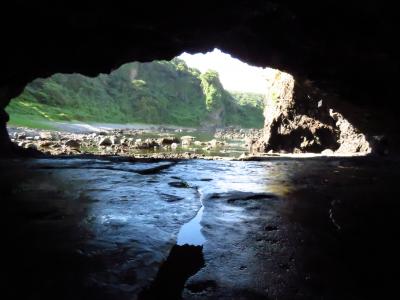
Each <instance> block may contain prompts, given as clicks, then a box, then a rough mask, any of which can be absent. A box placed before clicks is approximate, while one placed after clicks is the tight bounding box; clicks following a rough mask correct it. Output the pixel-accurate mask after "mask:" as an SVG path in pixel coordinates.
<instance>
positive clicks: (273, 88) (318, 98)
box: [251, 71, 371, 154]
mask: <svg viewBox="0 0 400 300" xmlns="http://www.w3.org/2000/svg"><path fill="white" fill-rule="evenodd" d="M275 74H276V75H275V78H274V80H272V82H271V85H270V86H269V88H268V93H267V94H266V99H265V110H264V117H265V125H264V135H263V138H261V139H259V140H256V141H253V143H252V144H251V151H252V152H256V153H257V152H269V151H273V152H289V153H301V152H312V153H320V152H323V151H325V152H324V153H326V154H332V153H333V152H335V153H338V154H355V153H360V154H368V153H370V152H371V147H370V143H369V142H368V140H367V138H366V136H365V134H363V133H362V132H360V131H359V130H358V129H357V128H355V127H354V126H353V125H352V124H351V123H350V122H349V121H348V120H347V119H346V118H345V117H344V116H343V114H341V113H340V112H338V111H337V109H336V108H335V102H336V101H332V100H331V99H330V98H329V95H326V94H325V93H323V92H322V91H321V90H319V89H318V88H317V87H314V86H313V83H312V82H310V81H309V80H304V81H301V80H295V79H294V78H293V76H291V75H290V74H287V73H283V72H280V71H277V72H276V73H275Z"/></svg>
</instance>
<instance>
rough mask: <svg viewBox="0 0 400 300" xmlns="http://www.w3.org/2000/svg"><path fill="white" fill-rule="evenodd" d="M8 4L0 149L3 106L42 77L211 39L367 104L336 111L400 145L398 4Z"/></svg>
mask: <svg viewBox="0 0 400 300" xmlns="http://www.w3.org/2000/svg"><path fill="white" fill-rule="evenodd" d="M2 12H3V14H2V18H0V28H1V29H0V30H1V36H2V55H1V56H0V65H1V66H2V67H1V70H0V110H1V112H0V142H1V146H0V150H3V149H5V148H6V145H10V142H9V140H8V136H7V134H6V132H5V125H6V122H7V116H6V114H5V113H4V107H5V106H6V105H7V104H8V102H9V101H10V99H12V98H13V97H15V96H17V95H18V94H19V93H20V92H21V91H22V89H23V88H24V87H25V86H26V84H27V83H29V82H31V81H32V80H34V79H36V78H38V77H42V78H43V77H48V76H50V75H52V74H54V73H58V72H59V73H72V72H77V73H81V74H85V75H90V76H95V75H97V74H99V73H109V72H110V71H111V70H112V69H115V68H117V67H119V66H120V65H122V64H123V63H126V62H131V61H152V60H155V59H165V60H170V59H172V58H173V57H175V56H176V55H179V54H180V53H182V52H183V51H187V52H190V53H195V52H204V51H207V50H210V49H212V48H214V47H218V48H219V49H221V50H222V51H224V52H227V53H230V54H232V55H233V56H234V57H236V58H239V59H241V60H243V61H246V62H248V63H250V64H252V65H257V66H262V67H266V66H269V67H272V68H277V69H280V70H283V71H285V72H288V73H290V74H292V75H293V76H294V77H295V78H296V79H299V78H307V79H309V80H312V81H313V82H314V83H315V86H317V87H318V88H320V89H321V90H323V91H324V92H327V93H329V94H330V95H335V97H336V96H338V97H339V98H341V99H344V100H345V101H347V102H349V103H355V104H361V105H363V106H365V111H367V112H369V115H368V117H366V118H364V115H356V114H354V115H352V117H351V118H349V117H348V111H347V110H345V111H342V110H341V111H339V112H340V113H341V114H343V115H344V116H345V117H346V119H348V120H349V121H350V123H351V124H353V125H354V126H355V127H356V128H358V129H360V130H361V131H362V132H364V133H368V138H369V137H373V136H379V137H380V136H385V139H386V140H388V141H390V143H389V144H388V145H389V146H390V147H391V148H393V149H395V150H396V151H399V150H400V146H399V145H400V143H398V142H397V141H398V140H399V130H398V128H399V126H396V124H397V119H398V117H397V111H398V109H399V107H400V105H399V103H400V102H399V101H398V99H397V97H396V95H397V89H396V87H397V83H398V82H397V81H398V78H399V70H400V68H399V64H400V60H399V55H398V53H399V46H398V43H397V39H396V38H395V37H396V36H398V28H399V26H398V22H399V18H398V15H397V9H395V3H393V4H392V3H387V2H384V1H376V0H371V1H363V2H362V3H359V2H358V1H353V2H349V1H331V0H329V1H310V2H301V1H300V2H299V1H260V0H255V1H244V0H239V1H207V0H204V1H199V2H182V1H173V0H170V1H166V2H154V1H145V2H143V1H142V2H137V1H128V2H124V3H120V4H118V5H115V4H114V3H112V2H104V3H100V2H98V1H87V2H85V3H84V4H83V3H78V4H77V5H76V4H74V1H60V2H57V3H56V4H52V5H49V4H48V3H47V1H40V0H38V1H34V2H33V1H8V2H7V5H5V7H3V9H2ZM383 102H384V105H382V103H383ZM380 104H381V105H380ZM353 117H354V118H353ZM324 124H325V123H324ZM326 125H329V124H326ZM379 140H382V139H381V138H379ZM369 142H371V141H369ZM372 144H374V143H372ZM373 146H374V145H373ZM385 151H386V150H385V149H383V152H385Z"/></svg>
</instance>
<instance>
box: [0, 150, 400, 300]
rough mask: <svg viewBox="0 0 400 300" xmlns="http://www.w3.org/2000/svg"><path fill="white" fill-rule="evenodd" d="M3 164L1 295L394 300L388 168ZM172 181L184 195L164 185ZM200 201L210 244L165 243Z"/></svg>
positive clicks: (394, 173)
mask: <svg viewBox="0 0 400 300" xmlns="http://www.w3.org/2000/svg"><path fill="white" fill-rule="evenodd" d="M0 166H1V169H0V171H1V172H0V176H1V177H0V192H1V197H2V198H1V199H2V201H3V218H2V227H3V228H4V229H5V233H6V234H5V235H4V236H3V245H4V246H3V250H5V254H4V257H5V261H4V263H3V266H2V270H3V272H4V274H6V275H7V276H5V279H4V280H3V284H4V287H3V289H2V291H3V292H2V293H3V296H4V297H5V298H6V299H41V300H42V299H107V300H108V299H137V298H138V297H139V298H141V299H166V298H167V297H166V296H168V299H179V298H180V296H181V295H182V297H183V298H184V299H249V300H250V299H251V300H252V299H380V298H390V295H392V294H393V292H397V290H396V289H397V282H398V274H397V269H396V267H395V266H396V265H397V264H398V263H399V259H398V252H399V250H400V249H399V247H398V245H397V243H396V242H397V240H396V237H397V236H399V233H400V232H399V227H398V225H397V212H398V211H399V208H400V207H399V203H398V201H397V198H396V197H395V196H393V195H396V186H397V178H398V177H399V169H400V168H399V166H400V162H399V161H396V160H382V159H381V160H377V159H376V158H365V157H359V158H340V159H339V158H314V159H307V160H304V159H302V160H299V159H291V160H284V159H280V160H276V161H266V162H240V161H201V160H190V161H181V162H179V163H177V164H176V163H171V162H168V161H167V162H155V163H132V162H129V161H124V160H122V159H121V160H119V161H107V160H88V159H45V160H43V159H39V160H38V159H36V160H14V161H1V164H0ZM5 171H7V173H6V172H5ZM178 180H179V181H181V182H187V183H188V187H187V188H180V187H175V186H170V185H168V182H175V181H178ZM166 195H167V196H166ZM199 195H202V199H203V205H204V213H203V216H202V220H201V222H200V225H201V227H202V229H201V232H202V234H203V235H204V237H205V239H206V241H205V242H204V244H203V245H202V246H197V247H190V246H179V247H177V246H174V244H175V240H176V237H177V233H178V231H179V230H180V228H181V226H182V225H183V224H184V223H185V222H187V221H189V220H190V219H191V218H192V217H193V216H194V215H195V214H196V212H197V210H198V209H199V207H200V202H199ZM172 198H174V199H177V200H176V201H175V200H174V201H170V199H172ZM193 234H195V232H194V233H193ZM187 250H188V251H187ZM192 250H193V251H192ZM160 294H161V297H160Z"/></svg>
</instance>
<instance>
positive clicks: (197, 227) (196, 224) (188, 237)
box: [176, 206, 206, 246]
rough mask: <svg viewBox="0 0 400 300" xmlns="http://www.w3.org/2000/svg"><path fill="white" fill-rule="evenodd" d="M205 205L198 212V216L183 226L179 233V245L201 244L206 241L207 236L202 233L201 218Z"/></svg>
mask: <svg viewBox="0 0 400 300" xmlns="http://www.w3.org/2000/svg"><path fill="white" fill-rule="evenodd" d="M203 210H204V206H202V207H201V208H200V209H199V211H198V212H197V214H196V216H195V217H194V218H193V219H192V220H190V221H189V222H188V223H186V224H185V225H183V226H182V228H181V230H180V231H179V234H178V239H177V242H176V243H177V244H178V245H179V246H182V245H185V244H188V245H194V246H201V245H203V244H204V243H205V241H206V238H205V237H204V235H203V234H202V233H201V224H200V222H201V218H202V217H203Z"/></svg>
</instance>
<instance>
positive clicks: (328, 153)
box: [321, 149, 334, 156]
mask: <svg viewBox="0 0 400 300" xmlns="http://www.w3.org/2000/svg"><path fill="white" fill-rule="evenodd" d="M321 154H322V155H326V156H330V155H333V154H334V152H333V150H331V149H325V150H324V151H322V152H321Z"/></svg>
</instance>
